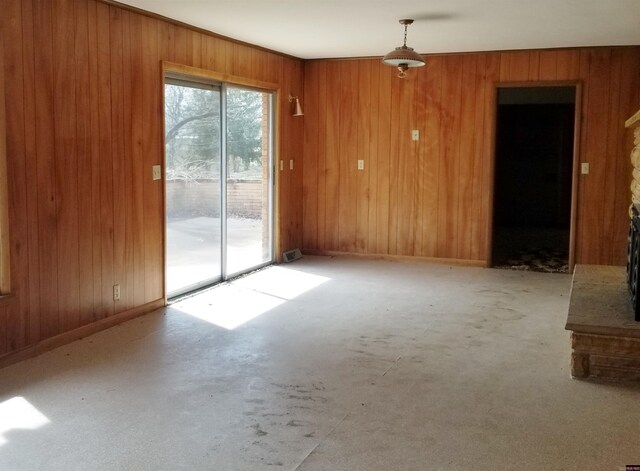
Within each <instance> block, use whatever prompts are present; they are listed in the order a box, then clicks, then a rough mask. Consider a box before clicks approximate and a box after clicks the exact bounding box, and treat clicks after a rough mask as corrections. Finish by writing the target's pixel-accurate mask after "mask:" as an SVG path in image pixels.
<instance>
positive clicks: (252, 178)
mask: <svg viewBox="0 0 640 471" xmlns="http://www.w3.org/2000/svg"><path fill="white" fill-rule="evenodd" d="M226 105H227V106H226V108H227V126H226V127H227V146H226V147H227V191H226V195H227V201H226V203H227V204H226V206H227V218H226V222H227V258H226V262H227V263H226V271H227V273H228V274H229V275H233V274H236V273H242V272H245V271H247V270H250V269H251V268H252V267H255V266H260V265H263V264H265V263H268V262H270V261H271V260H272V259H273V250H272V243H271V239H272V237H271V206H272V197H271V188H272V185H271V167H272V166H271V159H270V155H271V119H270V114H271V94H269V93H264V92H260V91H255V90H247V89H242V88H233V87H228V88H227V89H226Z"/></svg>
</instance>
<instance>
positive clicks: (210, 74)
mask: <svg viewBox="0 0 640 471" xmlns="http://www.w3.org/2000/svg"><path fill="white" fill-rule="evenodd" d="M161 69H162V71H161V73H162V77H161V80H162V87H161V89H162V98H161V106H162V119H161V122H162V146H161V148H162V163H161V165H162V175H163V178H162V181H163V185H162V204H163V218H162V219H163V227H162V247H163V257H164V264H163V265H164V273H163V286H164V303H165V305H166V304H168V298H167V211H166V208H167V187H166V161H167V156H166V147H165V143H164V139H165V133H166V129H165V127H164V126H165V120H164V107H165V93H164V90H165V85H166V84H167V80H180V81H184V82H185V83H193V84H196V85H197V84H198V83H211V84H217V85H218V86H219V87H220V90H221V93H220V109H221V110H226V91H227V86H232V87H239V88H243V89H248V90H254V91H257V92H263V93H268V94H269V95H270V99H269V103H270V109H269V119H270V124H271V125H270V126H269V155H270V158H271V162H270V165H269V177H270V178H271V181H270V182H269V185H270V191H269V202H268V204H269V206H270V210H271V217H270V218H269V219H270V220H269V233H270V237H271V241H270V243H271V260H270V261H268V262H265V263H262V264H259V265H256V266H255V267H254V268H252V269H255V268H260V267H263V266H267V265H269V264H271V263H273V262H274V261H276V260H277V257H276V249H277V247H279V246H280V231H279V230H278V228H279V226H280V224H278V219H279V218H278V214H279V211H278V198H277V197H276V195H277V192H278V181H277V178H276V176H277V172H276V169H275V166H276V162H278V161H279V155H278V154H279V152H278V150H279V149H280V139H279V126H278V125H277V123H278V122H279V116H280V100H279V99H278V97H279V95H280V86H279V85H277V84H275V83H270V82H263V81H260V80H253V79H248V78H245V77H239V76H235V75H231V74H226V73H219V72H215V71H211V70H205V69H200V68H197V67H191V66H186V65H182V64H176V63H173V62H168V61H162V68H161ZM225 120H226V116H225V113H221V141H220V143H221V149H222V155H223V158H222V159H221V160H222V161H221V165H220V172H221V204H222V206H223V207H225V208H226V203H227V195H226V190H227V162H226V160H227V159H226V141H227V136H226V132H225V131H226V125H225V123H224V122H223V121H225ZM225 214H226V211H225ZM221 221H222V234H221V244H222V247H223V250H222V257H221V263H222V265H221V268H222V270H221V274H222V280H225V279H226V278H227V275H228V273H227V267H226V261H227V260H226V257H227V254H226V245H227V230H226V229H227V222H226V217H225V218H223V217H221ZM240 274H242V273H237V275H240ZM234 275H236V274H235V273H234Z"/></svg>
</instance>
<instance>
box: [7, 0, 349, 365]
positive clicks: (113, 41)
mask: <svg viewBox="0 0 640 471" xmlns="http://www.w3.org/2000/svg"><path fill="white" fill-rule="evenodd" d="M2 9H3V14H2V15H1V16H0V28H1V30H0V31H1V36H2V37H3V38H4V41H3V42H2V46H0V51H1V52H2V57H3V58H4V59H5V63H4V67H3V70H2V71H0V73H2V75H3V78H4V80H5V81H6V83H7V92H6V93H4V96H5V99H6V105H7V123H6V130H7V146H8V150H9V152H8V155H9V159H8V174H9V175H8V176H9V179H8V180H9V201H10V203H11V204H10V207H9V215H10V231H11V249H10V250H11V265H12V267H11V268H12V273H11V282H12V289H11V291H12V293H11V294H12V295H13V296H12V297H11V298H10V299H8V300H7V299H4V300H3V302H2V305H0V356H1V355H4V354H10V353H11V352H14V351H17V350H20V349H21V348H23V347H29V346H33V345H35V344H37V343H38V342H40V341H42V340H45V339H48V338H50V337H52V336H55V335H57V334H61V333H65V332H69V331H72V330H73V329H75V328H77V327H80V326H85V325H87V324H90V323H92V322H95V321H97V320H100V319H104V318H106V317H109V316H113V315H114V314H117V313H124V312H130V310H132V309H137V308H141V307H144V306H145V305H146V304H147V303H149V302H155V301H157V300H159V299H162V297H163V294H164V278H163V277H164V253H163V250H164V248H163V211H164V206H163V204H164V201H163V189H162V188H163V186H162V182H161V181H153V180H152V179H151V166H152V165H156V164H162V163H163V151H162V150H163V149H162V146H163V140H162V129H163V125H162V120H163V110H162V94H163V90H162V87H161V80H162V78H161V60H171V61H174V62H179V63H182V64H185V65H193V66H196V67H203V68H208V69H211V70H215V71H216V72H222V73H234V72H235V73H237V74H241V75H244V76H245V77H246V78H253V79H257V80H260V81H265V82H270V83H274V84H276V85H278V86H281V87H282V88H281V89H280V96H279V97H280V100H281V103H282V104H283V105H284V104H285V103H286V104H288V100H287V96H288V94H289V93H294V94H298V95H300V98H301V100H302V101H303V104H304V95H303V85H304V84H303V71H302V62H301V61H298V60H293V59H290V58H284V57H283V56H280V55H278V54H275V53H270V52H265V51H262V50H258V49H255V48H251V47H249V46H246V45H236V44H234V43H233V42H230V41H226V40H221V39H218V38H214V37H212V36H208V35H206V34H204V33H201V32H197V31H194V30H191V29H189V28H186V27H184V26H179V25H177V24H174V23H171V22H168V21H163V20H160V19H157V18H155V17H150V16H147V15H144V14H140V13H135V12H131V11H128V10H125V9H121V8H119V7H118V6H116V5H112V4H108V3H103V2H101V1H97V0H53V1H51V0H6V1H5V2H3V4H2ZM348 73H349V74H352V75H354V72H351V71H348ZM317 88H318V95H320V94H321V93H323V94H324V96H326V84H323V85H320V84H318V87H317ZM320 89H322V92H321V91H320ZM348 119H352V118H348ZM302 122H303V120H302V119H301V118H293V117H291V115H290V113H289V112H288V108H287V107H286V106H282V108H281V114H280V116H279V122H278V125H279V127H280V130H281V131H282V136H284V137H285V138H286V142H281V143H279V145H278V148H279V151H280V154H279V155H278V156H277V157H280V158H283V159H285V160H286V161H287V163H288V160H291V159H292V160H294V161H295V165H294V170H293V171H289V170H288V165H287V178H286V179H283V181H284V182H285V184H284V185H283V186H282V187H280V188H279V192H280V195H277V196H278V198H279V200H280V204H281V209H282V212H283V214H285V215H286V216H285V218H281V220H280V224H281V233H282V234H283V238H282V239H281V240H280V241H279V242H280V246H279V247H278V252H281V250H283V249H285V248H286V249H289V248H294V247H297V246H300V245H301V244H302V215H303V201H302V180H303V170H304V168H303V160H302V154H303V146H304V142H303V124H302ZM354 122H355V121H354ZM354 129H355V128H354ZM313 139H315V140H317V141H318V150H319V151H320V150H321V149H322V143H321V142H320V141H321V140H320V139H318V136H317V135H315V136H313ZM349 158H351V157H349ZM322 162H324V155H323V156H322ZM310 168H311V170H312V171H313V172H314V173H315V171H314V169H313V165H312V166H311V167H310ZM337 174H338V173H337V172H336V175H337ZM354 178H355V177H354ZM351 186H352V187H353V189H354V190H355V188H356V185H355V184H353V185H351ZM283 190H284V191H283ZM317 196H318V205H317V206H318V209H317V211H316V212H319V210H320V206H321V205H320V199H321V198H322V199H323V196H322V194H320V193H318V194H317ZM322 204H324V199H323V203H322ZM314 213H315V212H314ZM314 216H316V214H314ZM336 243H337V238H336ZM116 283H117V284H120V286H121V300H120V301H117V302H114V300H113V285H114V284H116Z"/></svg>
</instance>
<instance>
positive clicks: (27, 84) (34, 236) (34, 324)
mask: <svg viewBox="0 0 640 471" xmlns="http://www.w3.org/2000/svg"><path fill="white" fill-rule="evenodd" d="M21 5H22V64H23V73H24V76H23V77H24V126H25V128H24V156H25V158H24V160H25V167H26V175H28V176H29V178H31V180H32V181H33V179H34V178H35V177H34V176H36V175H37V174H38V161H37V159H36V158H35V156H36V155H37V153H36V103H35V85H36V82H35V76H34V74H35V71H34V67H35V66H34V61H33V57H34V54H35V52H34V35H33V0H25V1H23V2H22V3H21ZM17 60H18V61H19V60H20V59H19V58H18V59H17ZM27 156H28V157H27ZM25 187H26V190H27V213H26V219H27V232H28V235H27V245H28V250H27V251H28V254H29V255H28V267H29V275H28V287H27V288H24V289H25V293H28V302H27V301H24V300H23V302H25V303H26V304H27V306H28V310H29V312H28V314H27V324H28V331H27V344H32V343H35V342H37V341H38V340H39V339H40V316H39V312H40V255H39V247H40V242H39V237H40V236H39V231H38V186H37V185H29V184H27V183H26V180H25Z"/></svg>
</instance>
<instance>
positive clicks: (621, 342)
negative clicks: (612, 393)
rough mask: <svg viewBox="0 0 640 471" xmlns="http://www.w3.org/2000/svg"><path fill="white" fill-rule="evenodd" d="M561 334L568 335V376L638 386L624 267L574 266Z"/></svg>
mask: <svg viewBox="0 0 640 471" xmlns="http://www.w3.org/2000/svg"><path fill="white" fill-rule="evenodd" d="M565 328H566V329H567V330H570V331H572V333H571V347H572V352H571V376H573V377H574V378H583V379H586V378H588V379H601V380H612V381H640V322H635V321H634V316H633V312H632V309H631V304H630V302H629V294H628V291H627V285H626V275H625V269H624V267H611V266H599V265H576V268H575V272H574V275H573V284H572V287H571V299H570V302H569V313H568V316H567V325H566V327H565Z"/></svg>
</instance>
